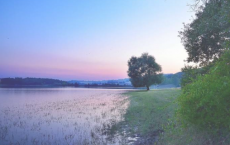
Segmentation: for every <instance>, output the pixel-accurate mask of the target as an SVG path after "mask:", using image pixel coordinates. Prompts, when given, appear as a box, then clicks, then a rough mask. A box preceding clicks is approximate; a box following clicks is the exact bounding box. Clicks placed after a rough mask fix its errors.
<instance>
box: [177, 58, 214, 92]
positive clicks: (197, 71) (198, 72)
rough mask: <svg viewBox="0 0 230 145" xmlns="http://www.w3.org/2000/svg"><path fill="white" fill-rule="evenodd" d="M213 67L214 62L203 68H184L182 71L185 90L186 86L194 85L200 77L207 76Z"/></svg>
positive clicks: (182, 85) (182, 83)
mask: <svg viewBox="0 0 230 145" xmlns="http://www.w3.org/2000/svg"><path fill="white" fill-rule="evenodd" d="M213 65H214V62H212V63H210V64H209V65H207V66H204V67H202V68H199V67H197V66H189V65H188V66H185V67H184V68H182V69H181V71H182V72H183V76H182V78H181V87H182V88H183V87H184V86H185V85H187V84H190V83H192V82H193V81H195V80H196V78H197V77H198V76H203V75H205V74H207V73H208V72H209V70H210V68H211V67H212V66H213Z"/></svg>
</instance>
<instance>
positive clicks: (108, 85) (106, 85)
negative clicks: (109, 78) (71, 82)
mask: <svg viewBox="0 0 230 145" xmlns="http://www.w3.org/2000/svg"><path fill="white" fill-rule="evenodd" d="M78 86H79V85H78ZM127 86H128V85H119V84H110V83H104V84H100V85H99V84H85V85H84V87H127Z"/></svg>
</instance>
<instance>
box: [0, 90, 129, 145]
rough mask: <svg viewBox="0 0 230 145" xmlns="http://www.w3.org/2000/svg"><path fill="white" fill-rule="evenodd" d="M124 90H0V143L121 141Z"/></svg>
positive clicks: (125, 106)
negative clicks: (114, 130) (115, 131)
mask: <svg viewBox="0 0 230 145" xmlns="http://www.w3.org/2000/svg"><path fill="white" fill-rule="evenodd" d="M125 91H126V90H101V89H75V88H52V89H0V99H1V103H0V105H1V107H0V144H17V143H20V144H78V145H79V144H121V142H123V139H122V137H121V136H119V135H117V136H116V137H115V138H113V139H112V140H108V139H107V137H108V136H109V134H108V129H110V128H111V127H112V125H114V124H116V123H118V122H120V121H121V120H122V119H123V118H122V115H123V114H124V113H125V110H126V108H127V106H128V101H127V97H126V96H124V95H122V93H124V92H125Z"/></svg>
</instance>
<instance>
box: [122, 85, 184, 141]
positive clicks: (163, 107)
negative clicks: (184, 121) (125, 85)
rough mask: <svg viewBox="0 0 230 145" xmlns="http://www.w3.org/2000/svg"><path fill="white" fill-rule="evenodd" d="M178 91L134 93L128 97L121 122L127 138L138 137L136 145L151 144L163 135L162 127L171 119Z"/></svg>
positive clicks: (130, 93) (179, 91)
mask: <svg viewBox="0 0 230 145" xmlns="http://www.w3.org/2000/svg"><path fill="white" fill-rule="evenodd" d="M180 93H181V90H180V89H165V90H151V91H134V92H129V93H127V94H126V95H129V96H130V98H129V99H130V106H129V107H128V109H127V112H126V114H125V116H124V118H125V121H124V122H122V130H125V131H126V133H128V136H131V137H138V138H139V139H138V141H137V142H138V143H137V144H153V142H155V141H156V140H158V138H159V135H160V134H162V133H163V131H164V126H165V125H167V123H168V121H169V119H171V118H173V116H174V114H175V109H176V106H177V105H176V103H174V101H175V99H176V98H177V96H178V95H179V94H180Z"/></svg>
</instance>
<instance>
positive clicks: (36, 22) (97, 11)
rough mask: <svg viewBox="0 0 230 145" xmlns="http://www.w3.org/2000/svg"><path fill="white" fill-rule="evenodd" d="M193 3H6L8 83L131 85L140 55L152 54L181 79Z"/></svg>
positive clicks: (1, 1) (3, 31)
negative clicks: (184, 34)
mask: <svg viewBox="0 0 230 145" xmlns="http://www.w3.org/2000/svg"><path fill="white" fill-rule="evenodd" d="M188 4H193V0H177V1H176V2H175V1H173V0H33V1H31V0H20V1H19V0H0V78H3V77H45V78H55V79H62V80H107V79H121V78H128V76H127V70H128V66H127V62H128V60H129V59H130V58H131V57H132V56H141V54H142V53H145V52H147V53H149V54H150V55H152V56H154V57H155V59H156V62H157V63H158V64H160V65H161V67H162V72H163V73H176V72H179V71H181V68H182V67H183V66H184V65H185V64H186V63H185V62H184V60H185V59H186V58H187V53H186V51H185V49H184V47H183V45H182V44H181V40H180V38H179V37H178V31H180V30H181V29H182V28H183V23H189V22H191V20H192V15H194V12H193V11H192V10H191V8H190V7H189V6H188Z"/></svg>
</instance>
